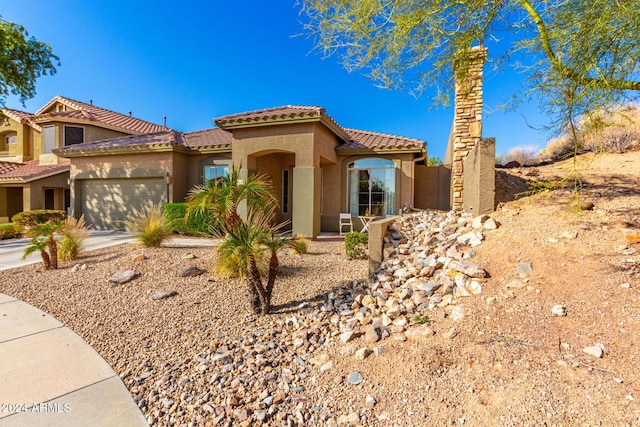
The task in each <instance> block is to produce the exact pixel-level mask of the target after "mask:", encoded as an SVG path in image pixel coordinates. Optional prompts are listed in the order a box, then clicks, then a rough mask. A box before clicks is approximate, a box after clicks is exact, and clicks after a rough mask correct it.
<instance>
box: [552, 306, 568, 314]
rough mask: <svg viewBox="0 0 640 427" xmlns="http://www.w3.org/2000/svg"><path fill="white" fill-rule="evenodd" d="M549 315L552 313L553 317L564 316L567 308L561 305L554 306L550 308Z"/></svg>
mask: <svg viewBox="0 0 640 427" xmlns="http://www.w3.org/2000/svg"><path fill="white" fill-rule="evenodd" d="M551 313H553V315H554V316H566V315H567V307H565V306H564V305H562V304H556V305H554V306H553V307H552V308H551Z"/></svg>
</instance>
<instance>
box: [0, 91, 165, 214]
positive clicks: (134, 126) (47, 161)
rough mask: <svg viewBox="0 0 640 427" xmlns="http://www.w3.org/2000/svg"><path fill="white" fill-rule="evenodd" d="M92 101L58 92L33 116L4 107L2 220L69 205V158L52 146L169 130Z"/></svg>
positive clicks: (0, 151) (0, 171) (0, 142)
mask: <svg viewBox="0 0 640 427" xmlns="http://www.w3.org/2000/svg"><path fill="white" fill-rule="evenodd" d="M92 104H93V103H92V102H90V103H89V104H85V103H83V102H79V101H75V100H72V99H69V98H64V97H61V96H57V97H55V98H53V99H52V100H51V101H49V102H48V103H47V104H46V105H45V106H43V107H42V108H41V109H40V110H38V111H37V112H35V113H33V114H31V113H26V112H24V111H18V110H12V109H2V116H3V117H2V118H1V123H0V223H1V222H7V221H9V220H10V218H11V217H12V216H13V215H15V214H16V213H18V212H22V211H23V210H33V209H43V208H46V209H66V208H68V207H69V206H70V204H71V193H70V187H69V183H68V181H69V170H70V162H69V161H68V160H66V159H62V158H58V157H57V156H55V155H54V154H52V150H53V149H56V148H60V147H65V146H71V145H75V144H82V143H85V142H88V141H97V140H101V139H106V138H113V137H118V136H124V135H132V134H143V133H148V132H157V131H165V130H167V128H166V127H165V126H161V125H157V124H153V123H149V122H146V121H144V120H140V119H136V118H134V117H131V115H124V114H120V113H116V112H113V111H109V110H105V109H103V108H99V107H96V106H94V105H92Z"/></svg>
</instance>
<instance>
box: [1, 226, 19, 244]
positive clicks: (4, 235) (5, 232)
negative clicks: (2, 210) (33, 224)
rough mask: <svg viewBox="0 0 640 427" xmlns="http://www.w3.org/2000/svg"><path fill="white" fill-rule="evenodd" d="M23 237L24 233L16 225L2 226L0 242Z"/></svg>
mask: <svg viewBox="0 0 640 427" xmlns="http://www.w3.org/2000/svg"><path fill="white" fill-rule="evenodd" d="M21 235H22V233H20V230H18V227H17V226H16V225H15V224H14V223H12V222H8V223H6V224H0V240H6V239H16V238H18V237H20V236H21Z"/></svg>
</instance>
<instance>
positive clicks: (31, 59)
mask: <svg viewBox="0 0 640 427" xmlns="http://www.w3.org/2000/svg"><path fill="white" fill-rule="evenodd" d="M55 65H60V63H59V60H58V57H57V56H56V55H54V54H53V50H52V49H51V46H49V45H48V44H47V43H43V42H41V41H38V40H36V39H35V38H34V37H29V33H27V31H26V30H25V28H24V27H23V26H22V25H20V24H15V23H13V22H9V21H5V20H4V19H2V18H0V106H4V103H5V100H6V99H7V96H8V95H17V96H18V98H19V99H20V102H22V103H23V104H24V101H26V100H27V99H29V98H32V97H33V96H34V95H35V93H36V80H37V79H38V78H39V77H40V76H43V75H47V74H49V75H53V74H55V73H56V67H55Z"/></svg>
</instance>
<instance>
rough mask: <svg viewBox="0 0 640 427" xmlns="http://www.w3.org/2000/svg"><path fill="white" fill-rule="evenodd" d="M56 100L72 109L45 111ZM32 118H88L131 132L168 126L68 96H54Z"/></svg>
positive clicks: (157, 130) (159, 130)
mask: <svg viewBox="0 0 640 427" xmlns="http://www.w3.org/2000/svg"><path fill="white" fill-rule="evenodd" d="M56 102H60V103H61V104H64V105H66V106H68V107H70V108H72V109H73V110H72V111H54V112H48V113H47V112H46V110H47V109H48V108H49V107H51V105H53V104H54V103H56ZM33 118H34V120H36V121H44V120H46V119H48V118H60V119H62V120H64V118H74V119H82V120H90V121H95V122H99V123H104V124H107V125H110V126H114V127H116V128H119V129H122V130H123V131H126V132H132V133H152V132H161V131H166V130H169V128H167V127H165V126H162V125H157V124H155V123H151V122H147V121H145V120H141V119H137V118H135V117H130V116H128V115H125V114H120V113H116V112H115V111H111V110H107V109H104V108H100V107H96V106H95V105H91V104H86V103H84V102H80V101H76V100H73V99H70V98H65V97H62V96H56V97H55V98H53V99H52V100H51V101H49V102H48V103H47V104H46V105H45V106H44V107H42V108H41V109H40V110H38V111H37V112H36V113H35V114H34V117H33Z"/></svg>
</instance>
